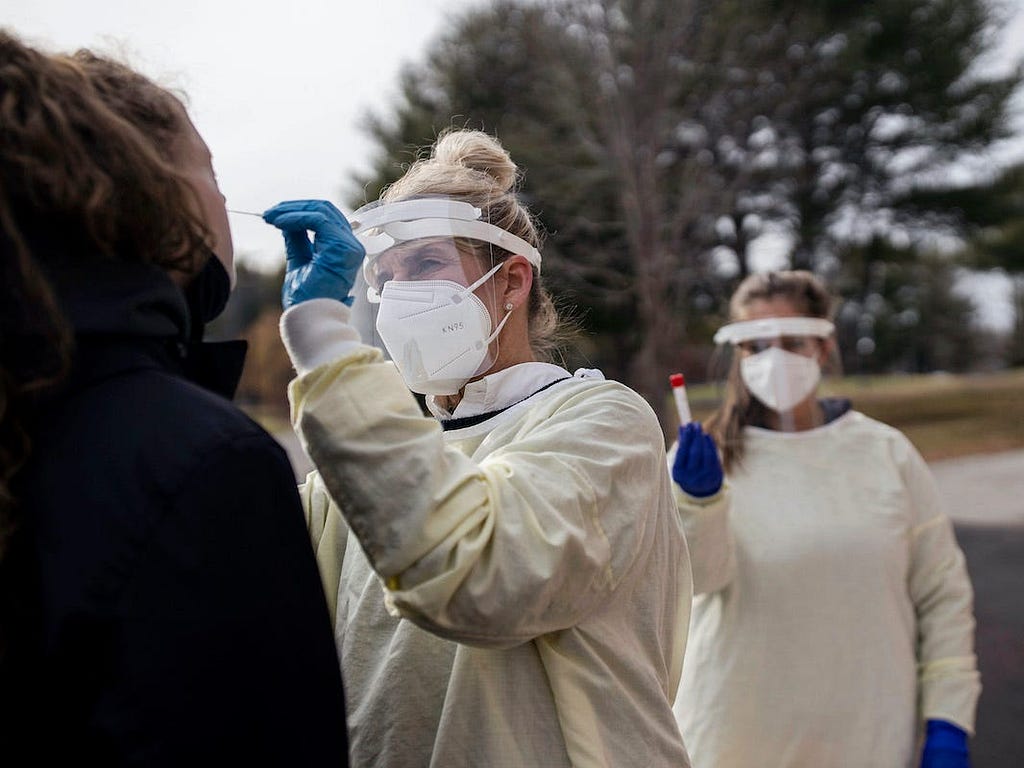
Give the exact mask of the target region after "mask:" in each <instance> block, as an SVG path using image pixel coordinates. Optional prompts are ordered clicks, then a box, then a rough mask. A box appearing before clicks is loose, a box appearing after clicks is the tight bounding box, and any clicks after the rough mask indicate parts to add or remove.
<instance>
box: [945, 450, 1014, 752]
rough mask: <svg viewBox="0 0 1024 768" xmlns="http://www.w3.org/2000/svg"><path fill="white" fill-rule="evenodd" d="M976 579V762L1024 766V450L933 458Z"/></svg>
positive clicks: (971, 570)
mask: <svg viewBox="0 0 1024 768" xmlns="http://www.w3.org/2000/svg"><path fill="white" fill-rule="evenodd" d="M932 470H933V472H934V473H935V480H936V482H937V483H938V485H939V488H940V489H941V490H942V491H943V496H944V497H945V498H946V500H947V501H946V504H947V507H948V512H949V514H950V516H951V517H952V518H953V520H954V522H955V523H956V532H957V539H958V540H959V541H960V546H961V548H962V549H963V550H964V555H965V557H966V558H967V568H968V570H969V571H970V573H971V581H972V582H973V584H974V614H975V617H976V618H977V621H978V628H977V640H976V642H977V653H978V665H979V666H980V668H981V682H982V686H983V687H984V690H983V691H982V694H981V701H980V702H979V703H978V733H977V735H976V736H975V738H974V740H973V743H972V745H971V751H972V756H973V758H974V765H975V766H977V768H989V766H992V767H994V768H1003V767H1004V766H1005V768H1019V766H1024V451H1010V452H1007V453H999V454H993V455H991V456H971V457H967V458H962V459H949V460H947V461H941V462H935V463H934V464H932Z"/></svg>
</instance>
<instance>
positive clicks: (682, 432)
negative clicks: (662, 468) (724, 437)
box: [672, 421, 722, 498]
mask: <svg viewBox="0 0 1024 768" xmlns="http://www.w3.org/2000/svg"><path fill="white" fill-rule="evenodd" d="M672 479H673V480H675V481H676V483H677V484H678V485H679V487H680V488H682V489H683V490H684V491H685V492H686V493H688V494H689V495H690V496H696V497H697V498H701V497H704V496H714V495H715V494H716V493H718V490H719V489H720V488H721V487H722V462H721V460H719V458H718V448H716V447H715V441H714V440H712V439H711V435H706V434H704V430H703V429H701V426H700V422H699V421H691V422H690V423H689V424H687V425H686V426H685V427H680V428H679V447H678V448H677V449H676V458H675V461H673V462H672Z"/></svg>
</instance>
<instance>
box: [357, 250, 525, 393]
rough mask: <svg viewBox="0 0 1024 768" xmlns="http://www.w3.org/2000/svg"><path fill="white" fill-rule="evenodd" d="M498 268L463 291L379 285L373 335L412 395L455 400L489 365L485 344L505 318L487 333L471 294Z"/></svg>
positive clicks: (440, 284) (482, 311)
mask: <svg viewBox="0 0 1024 768" xmlns="http://www.w3.org/2000/svg"><path fill="white" fill-rule="evenodd" d="M500 268H501V264H500V263H499V264H497V265H495V266H494V268H493V269H491V270H490V271H489V272H487V273H486V274H484V275H483V276H482V277H481V278H480V279H479V280H477V281H476V282H475V283H473V284H472V285H470V286H468V287H466V286H462V285H459V284H458V283H456V282H453V281H451V280H420V281H399V280H389V281H388V282H386V283H384V287H383V289H382V290H381V293H380V310H379V312H378V313H377V333H379V334H380V338H381V340H382V341H383V342H384V346H385V347H386V348H387V350H388V354H389V355H390V356H391V359H392V360H393V361H394V363H395V365H396V366H397V367H398V371H399V373H401V374H402V378H403V379H405V385H406V386H407V387H409V389H411V390H412V391H413V392H419V393H420V394H422V395H452V394H455V393H456V392H458V391H459V390H460V389H462V388H463V387H464V386H465V385H466V382H467V381H469V380H470V379H471V378H473V377H474V376H476V375H477V374H479V373H483V372H484V370H486V369H487V368H488V367H490V365H491V364H493V361H492V360H490V359H489V354H488V351H489V346H490V343H491V342H492V341H493V340H494V339H495V338H497V336H498V334H499V333H501V329H502V327H504V325H505V321H506V320H508V318H509V316H510V315H511V312H509V313H507V314H506V315H505V317H504V318H503V319H502V321H501V322H500V323H499V324H498V327H497V329H495V331H494V333H491V316H490V314H489V313H488V312H487V307H486V306H484V303H483V302H482V301H480V298H479V297H478V296H476V295H475V294H474V293H473V291H474V290H476V289H477V288H478V287H480V286H481V285H483V284H484V283H485V282H486V281H487V280H488V279H490V277H491V276H492V275H493V274H494V273H495V272H497V271H498V270H499V269H500Z"/></svg>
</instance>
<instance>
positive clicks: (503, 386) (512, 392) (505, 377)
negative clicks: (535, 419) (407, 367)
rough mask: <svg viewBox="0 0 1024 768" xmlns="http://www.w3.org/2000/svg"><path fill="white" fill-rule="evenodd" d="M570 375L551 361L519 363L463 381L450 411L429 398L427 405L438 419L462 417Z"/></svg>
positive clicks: (499, 405)
mask: <svg viewBox="0 0 1024 768" xmlns="http://www.w3.org/2000/svg"><path fill="white" fill-rule="evenodd" d="M570 376H571V374H570V373H569V372H568V371H567V370H565V368H562V367H561V366H558V365H552V364H551V363H519V364H518V365H513V366H510V367H508V368H504V369H502V370H500V371H496V372H494V373H490V374H488V375H486V376H484V377H483V378H481V379H477V380H476V381H471V382H469V383H468V384H466V388H465V390H464V391H463V395H462V400H461V401H459V404H458V405H457V406H456V407H455V410H454V411H452V412H451V413H449V412H448V410H447V409H445V408H443V407H441V405H439V404H438V402H437V398H436V397H433V396H432V397H428V398H427V400H426V402H427V408H428V409H429V410H430V412H431V413H432V414H434V416H435V417H437V418H438V419H464V418H466V417H469V416H477V415H479V414H481V413H490V412H491V411H498V410H501V409H502V408H508V407H509V406H510V405H512V404H514V403H518V402H519V401H520V400H522V399H523V398H524V397H529V396H530V395H532V394H533V393H534V392H536V391H537V390H539V389H541V388H542V387H545V386H547V385H548V384H551V383H552V382H554V381H558V380H559V379H565V378H569V377H570Z"/></svg>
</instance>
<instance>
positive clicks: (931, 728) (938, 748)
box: [921, 720, 971, 768]
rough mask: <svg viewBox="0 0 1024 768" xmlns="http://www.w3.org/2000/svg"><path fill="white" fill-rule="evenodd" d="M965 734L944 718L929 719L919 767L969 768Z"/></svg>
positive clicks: (969, 762)
mask: <svg viewBox="0 0 1024 768" xmlns="http://www.w3.org/2000/svg"><path fill="white" fill-rule="evenodd" d="M970 764H971V761H970V759H969V758H968V754H967V734H966V733H965V732H964V731H962V730H960V729H959V728H957V727H956V726H955V725H953V724H952V723H947V722H946V721H945V720H929V721H928V727H927V730H926V731H925V737H924V752H922V754H921V768H969V767H970Z"/></svg>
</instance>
